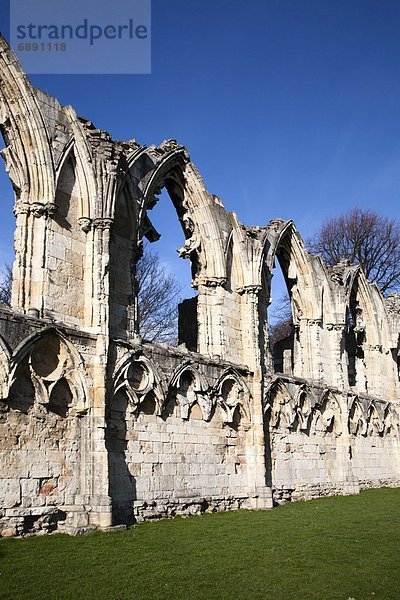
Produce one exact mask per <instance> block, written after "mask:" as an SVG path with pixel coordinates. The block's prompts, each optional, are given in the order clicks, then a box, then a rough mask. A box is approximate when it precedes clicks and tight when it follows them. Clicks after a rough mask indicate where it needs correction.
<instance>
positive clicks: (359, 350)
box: [344, 278, 366, 387]
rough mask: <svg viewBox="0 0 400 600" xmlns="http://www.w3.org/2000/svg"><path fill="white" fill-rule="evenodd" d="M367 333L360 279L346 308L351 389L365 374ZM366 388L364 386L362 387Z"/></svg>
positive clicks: (346, 343) (348, 372) (349, 382)
mask: <svg viewBox="0 0 400 600" xmlns="http://www.w3.org/2000/svg"><path fill="white" fill-rule="evenodd" d="M365 342H366V331H365V323H364V316H363V309H362V306H361V303H360V301H359V294H358V278H357V279H356V280H355V281H354V284H353V286H352V289H351V293H350V298H349V302H348V305H347V307H346V330H345V340H344V347H345V351H346V355H347V377H348V384H349V386H350V387H355V386H357V385H358V384H361V383H362V379H363V372H364V367H365V364H364V358H365V355H364V344H365ZM362 387H364V386H362Z"/></svg>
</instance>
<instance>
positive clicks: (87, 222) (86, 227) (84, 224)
mask: <svg viewBox="0 0 400 600" xmlns="http://www.w3.org/2000/svg"><path fill="white" fill-rule="evenodd" d="M78 224H79V227H80V228H81V229H82V231H84V232H85V233H89V231H90V228H91V226H92V219H89V217H80V218H79V219H78Z"/></svg>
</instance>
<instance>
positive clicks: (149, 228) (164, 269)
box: [136, 176, 198, 351]
mask: <svg viewBox="0 0 400 600" xmlns="http://www.w3.org/2000/svg"><path fill="white" fill-rule="evenodd" d="M157 192H159V193H158V194H157V196H155V197H154V200H153V201H152V202H151V203H150V204H149V205H148V207H147V214H146V218H145V222H144V228H143V230H142V232H141V234H140V235H141V236H142V239H143V237H145V238H146V241H144V242H143V246H142V247H143V256H142V257H141V258H139V260H138V261H137V265H136V285H137V286H138V321H139V333H140V335H141V337H143V338H144V339H147V340H148V341H152V342H164V343H168V344H169V345H173V346H177V345H184V346H185V347H186V348H187V349H188V350H191V351H197V337H198V332H197V293H196V292H195V290H194V289H193V287H192V282H193V279H194V277H195V274H196V272H197V269H198V265H197V255H196V252H195V251H194V250H195V248H193V247H191V244H190V242H191V239H190V235H191V233H193V229H194V226H193V223H192V222H191V219H190V217H189V216H188V214H187V212H186V211H185V208H184V202H183V189H182V187H181V183H180V182H179V181H178V180H177V179H176V178H175V177H173V176H171V177H167V178H165V180H164V181H163V187H162V188H161V189H159V190H157ZM177 217H178V219H177ZM159 232H160V233H159ZM152 244H154V248H153V245H152ZM182 259H184V260H182ZM156 298H159V303H158V309H156V308H155V307H154V301H155V299H156Z"/></svg>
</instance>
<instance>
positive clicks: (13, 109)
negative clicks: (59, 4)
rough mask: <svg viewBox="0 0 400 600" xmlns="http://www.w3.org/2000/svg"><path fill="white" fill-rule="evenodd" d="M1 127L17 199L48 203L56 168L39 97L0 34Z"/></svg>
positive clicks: (53, 189)
mask: <svg viewBox="0 0 400 600" xmlns="http://www.w3.org/2000/svg"><path fill="white" fill-rule="evenodd" d="M0 77H1V80H2V86H1V91H0V129H1V132H2V134H3V137H4V140H5V143H6V146H7V147H6V149H5V150H3V152H2V154H3V158H4V159H5V161H6V165H7V170H8V173H9V176H10V178H11V181H12V183H13V186H14V189H15V190H16V194H17V199H18V200H20V201H22V202H28V203H37V202H51V199H52V198H54V191H55V169H54V164H53V156H52V153H51V150H50V140H49V135H48V132H47V128H46V124H45V121H44V118H43V114H42V111H41V108H40V106H39V103H38V100H37V98H36V96H35V94H34V92H33V88H32V86H31V84H30V83H29V81H28V79H27V77H26V75H25V73H24V71H23V69H22V67H21V64H20V63H19V61H18V59H17V57H16V55H15V54H14V52H13V51H12V50H11V49H10V47H9V45H8V44H7V42H6V40H5V39H4V38H3V37H2V36H0Z"/></svg>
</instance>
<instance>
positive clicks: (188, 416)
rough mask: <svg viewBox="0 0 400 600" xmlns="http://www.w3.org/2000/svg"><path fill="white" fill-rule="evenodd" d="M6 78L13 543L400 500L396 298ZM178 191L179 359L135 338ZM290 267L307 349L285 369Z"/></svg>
mask: <svg viewBox="0 0 400 600" xmlns="http://www.w3.org/2000/svg"><path fill="white" fill-rule="evenodd" d="M0 73H1V88H0V127H1V132H2V135H3V138H4V141H5V145H6V147H5V149H4V150H3V151H2V156H3V158H4V160H5V163H6V168H7V171H8V173H9V176H10V179H11V181H12V184H13V187H14V190H15V209H14V212H15V216H16V231H15V252H16V259H15V264H14V268H13V290H12V307H11V308H7V307H3V308H0V455H1V456H0V460H1V472H0V535H3V536H9V535H18V534H23V533H29V532H39V531H51V530H53V529H58V530H60V531H66V532H70V533H77V532H79V531H84V530H88V529H90V528H107V527H109V526H111V525H113V524H120V523H131V522H133V521H134V520H142V519H149V518H160V517H164V516H171V515H175V514H197V513H200V512H203V511H213V510H227V509H230V508H238V507H244V508H269V507H272V505H273V501H275V502H283V501H288V500H296V499H307V498H311V497H317V496H321V495H325V494H344V493H356V492H357V491H358V490H360V489H361V488H364V487H371V486H380V485H399V482H400V456H399V414H400V413H399V331H400V317H399V315H400V303H399V298H398V297H397V296H392V297H390V298H388V299H384V298H383V297H382V295H381V293H380V291H379V290H378V288H377V287H376V286H374V285H371V284H370V283H369V282H368V281H367V280H366V278H365V276H364V274H363V273H362V271H361V270H360V269H359V268H358V267H354V266H351V265H349V264H347V263H341V264H339V265H337V266H336V267H334V268H332V269H327V268H326V267H325V266H324V264H323V263H322V261H321V259H320V258H319V257H315V256H311V255H310V254H309V253H308V252H307V250H306V248H305V245H304V243H303V241H302V239H301V237H300V236H299V234H298V233H297V231H296V229H295V226H294V224H293V223H292V222H291V221H282V220H280V219H274V220H272V221H270V222H269V223H268V224H267V225H266V226H264V227H247V226H245V225H243V224H242V223H240V221H239V220H238V217H237V216H236V214H235V213H227V212H226V211H225V208H224V206H223V204H222V202H221V200H220V199H219V198H218V197H216V196H213V195H212V194H210V193H209V192H208V191H207V190H206V188H205V186H204V183H203V181H202V179H201V176H200V174H199V173H198V171H197V170H196V168H195V167H194V165H193V164H192V163H191V161H190V157H189V155H188V152H187V150H186V148H184V147H182V146H180V145H178V144H177V143H176V142H175V141H174V140H168V141H165V142H163V143H162V144H161V145H160V146H158V147H156V146H150V147H146V146H141V145H140V144H138V143H137V142H136V141H135V140H130V141H128V142H115V141H113V140H112V139H111V137H110V136H109V134H108V133H107V132H105V131H101V130H98V129H96V128H95V126H94V125H93V124H92V123H91V122H90V121H87V120H86V119H83V118H81V117H78V116H77V115H76V113H75V111H74V110H73V108H72V107H70V106H65V107H62V106H61V105H60V104H59V103H58V101H57V100H56V99H55V98H51V97H49V96H47V95H46V94H44V93H43V92H41V91H39V90H37V89H35V88H33V87H32V86H31V84H30V83H29V81H28V80H27V78H26V76H25V74H24V73H23V71H22V69H21V66H20V64H19V63H18V60H17V59H16V57H15V55H14V54H13V53H12V51H11V50H10V48H9V47H8V46H7V43H6V42H5V40H4V39H1V40H0ZM163 188H166V190H167V191H168V193H169V195H170V197H171V200H172V202H173V204H174V207H175V209H176V213H177V218H178V219H179V221H180V223H181V225H182V229H183V232H184V234H185V239H186V241H185V243H184V245H183V246H182V247H181V248H180V249H179V254H180V255H181V256H182V258H186V259H188V260H189V261H190V263H191V268H192V274H193V287H194V288H195V290H196V291H197V297H196V299H195V300H191V301H190V302H186V303H184V304H183V305H182V306H181V309H180V319H181V321H180V328H179V336H180V340H181V342H182V344H181V345H180V346H179V347H178V348H170V347H167V346H165V345H157V344H150V343H147V342H146V341H145V340H142V339H141V337H140V329H139V318H138V306H137V293H136V289H137V287H136V280H135V265H136V262H137V260H138V258H139V257H140V255H141V250H142V242H143V239H144V238H147V239H148V240H149V241H150V242H153V241H156V240H157V239H158V237H159V234H158V233H157V231H156V230H155V228H154V226H153V225H152V222H151V210H152V208H153V207H154V206H155V204H156V203H157V201H158V195H159V194H160V192H161V190H162V189H163ZM277 262H279V264H280V267H281V269H282V271H283V274H284V276H285V279H286V283H287V287H288V291H289V295H290V300H291V307H292V314H293V320H294V335H293V336H292V338H291V339H290V340H286V342H285V343H284V344H281V345H278V346H277V348H276V356H275V357H273V356H272V355H271V351H270V347H269V340H268V323H267V308H268V305H269V303H270V297H271V279H272V271H273V268H274V265H275V264H276V263H277ZM274 365H275V368H274ZM278 366H279V370H280V371H281V372H279V373H278V372H275V370H276V368H277V367H278Z"/></svg>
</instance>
